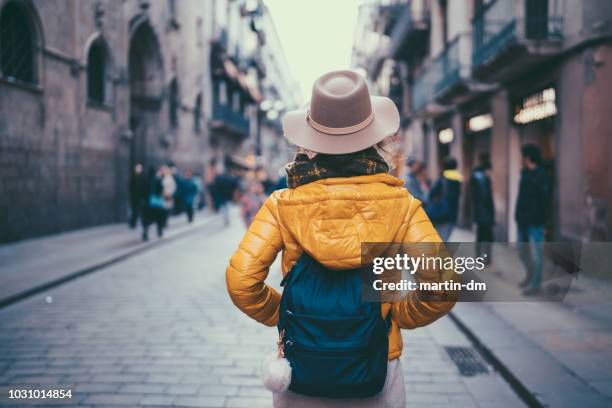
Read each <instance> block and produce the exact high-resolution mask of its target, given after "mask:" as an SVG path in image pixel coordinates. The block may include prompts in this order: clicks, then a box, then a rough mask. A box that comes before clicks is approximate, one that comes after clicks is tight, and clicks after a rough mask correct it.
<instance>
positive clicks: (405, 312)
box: [392, 199, 460, 329]
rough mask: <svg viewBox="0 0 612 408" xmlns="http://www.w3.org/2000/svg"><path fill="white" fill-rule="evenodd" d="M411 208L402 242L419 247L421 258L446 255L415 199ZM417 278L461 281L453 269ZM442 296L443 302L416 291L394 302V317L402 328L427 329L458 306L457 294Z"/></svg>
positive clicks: (447, 293) (418, 273) (420, 279)
mask: <svg viewBox="0 0 612 408" xmlns="http://www.w3.org/2000/svg"><path fill="white" fill-rule="evenodd" d="M411 207H412V208H411V210H410V211H409V212H408V215H407V217H406V218H407V219H406V221H405V226H404V229H400V231H401V232H402V234H403V238H401V237H400V238H401V240H402V241H403V242H405V243H407V244H417V247H418V250H417V251H418V255H420V254H421V253H424V252H429V255H437V256H445V255H444V254H445V253H446V249H445V247H444V244H443V242H442V240H441V239H440V236H439V235H438V233H437V232H436V230H435V228H434V227H433V225H432V223H431V221H430V220H429V218H428V217H427V214H425V211H424V210H423V208H422V207H421V203H420V202H419V201H418V200H414V199H413V202H412V205H411ZM404 231H405V232H404ZM419 243H420V244H419ZM407 248H410V246H407ZM415 250H416V249H415ZM407 252H408V253H409V252H410V249H407ZM415 278H416V280H417V281H418V282H425V281H429V282H442V281H449V280H451V279H452V280H453V281H454V282H459V280H460V278H459V275H457V274H456V273H455V271H454V270H427V271H423V270H420V271H418V272H417V273H416V275H415ZM443 295H445V296H446V297H444V300H440V299H442V298H438V297H434V298H427V297H426V296H424V294H423V293H418V292H417V291H413V292H411V293H410V295H409V296H408V297H406V298H405V299H403V300H402V301H398V302H395V303H393V306H392V307H393V308H392V318H393V320H394V321H395V322H396V323H397V325H398V326H399V327H400V328H402V329H414V328H417V327H421V326H426V325H428V324H429V323H432V322H434V321H435V320H437V319H438V318H440V317H442V316H444V315H445V314H446V313H448V312H449V311H450V310H451V309H452V307H453V306H454V305H455V302H456V299H457V293H454V292H446V293H444V294H443Z"/></svg>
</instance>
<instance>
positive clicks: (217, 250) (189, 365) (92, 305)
mask: <svg viewBox="0 0 612 408" xmlns="http://www.w3.org/2000/svg"><path fill="white" fill-rule="evenodd" d="M242 232H243V229H242V225H240V224H239V223H238V222H236V221H234V223H233V224H232V225H231V226H230V227H228V228H225V227H224V226H223V225H222V223H221V222H212V223H210V225H208V226H206V227H205V228H200V231H199V232H197V233H194V234H192V235H190V236H188V237H184V238H180V239H177V240H174V241H172V242H168V243H166V244H164V245H161V246H157V247H155V248H154V249H152V250H149V251H147V252H144V253H142V254H139V255H136V256H133V257H131V258H129V259H127V260H125V261H122V262H120V263H117V264H115V265H112V266H110V267H107V268H106V269H102V270H99V271H97V272H95V273H93V274H91V275H88V276H86V277H83V278H81V279H78V280H75V281H72V282H70V283H67V284H65V285H62V286H60V287H58V288H56V289H53V290H49V291H47V292H45V293H42V294H40V295H37V296H35V297H31V298H29V299H27V300H24V301H22V302H19V303H17V304H15V305H13V306H10V307H7V308H5V309H3V310H1V311H0V384H2V394H1V395H2V397H1V398H0V405H1V406H3V407H14V406H16V405H19V406H22V405H32V404H34V403H36V402H38V404H37V405H38V406H40V405H41V404H42V405H46V404H50V402H49V401H48V400H47V401H46V402H45V401H42V400H41V401H33V400H28V401H25V400H15V399H12V400H10V399H8V394H7V392H8V389H43V388H44V389H71V390H72V392H73V398H72V399H71V400H64V401H59V400H57V401H53V405H54V406H55V405H77V404H78V405H79V406H88V407H89V406H92V407H100V406H125V407H135V406H179V407H256V406H261V407H269V406H271V400H272V399H271V395H270V393H269V392H268V391H266V390H265V389H264V388H263V387H262V386H261V381H260V379H259V377H258V369H259V364H260V362H261V360H262V356H263V355H264V353H266V352H267V351H270V350H273V348H274V344H275V330H274V329H272V328H266V327H264V326H262V325H260V324H258V323H256V322H254V321H251V320H250V319H249V318H247V317H246V316H243V315H242V314H241V313H240V312H239V311H238V310H237V309H236V308H234V307H233V305H232V304H231V302H230V300H229V297H228V296H227V293H226V290H225V279H224V269H225V266H226V262H227V260H228V258H229V256H230V255H231V252H232V250H233V249H234V248H235V247H236V245H237V243H238V240H239V238H240V236H241V234H242ZM279 274H280V271H279V267H278V265H275V266H274V267H273V271H272V272H271V274H270V277H269V281H271V282H279V281H280V277H279ZM404 338H405V342H406V344H405V352H404V355H403V356H402V364H403V369H404V371H405V376H406V391H407V400H408V402H409V406H414V407H417V406H428V407H436V406H440V407H442V406H445V407H447V406H449V405H451V404H452V405H454V406H460V407H489V406H495V407H500V406H501V407H504V406H507V407H517V406H522V403H521V401H520V400H519V399H518V398H517V397H516V395H515V394H514V393H513V392H512V390H511V389H510V387H508V386H507V385H506V384H505V383H504V381H503V379H502V378H501V377H500V376H499V375H498V374H497V373H496V372H495V371H493V370H492V369H491V368H490V367H489V372H488V373H484V374H480V375H475V376H469V377H468V376H462V375H461V374H460V373H459V370H458V368H457V367H456V366H455V364H453V363H452V361H451V359H450V357H449V355H448V354H447V352H446V351H445V349H444V346H468V347H469V346H470V344H469V343H468V341H467V339H466V338H465V337H464V336H463V335H462V334H461V332H459V331H458V330H457V329H456V327H455V326H454V324H453V323H452V321H451V320H450V319H448V318H444V319H442V320H440V321H438V322H436V323H435V324H433V325H432V326H430V327H428V328H426V329H420V330H416V331H413V332H405V336H404Z"/></svg>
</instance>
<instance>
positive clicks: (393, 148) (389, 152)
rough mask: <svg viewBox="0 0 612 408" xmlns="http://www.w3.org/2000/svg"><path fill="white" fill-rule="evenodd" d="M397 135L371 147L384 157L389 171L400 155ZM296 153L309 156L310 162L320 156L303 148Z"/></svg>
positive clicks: (299, 148)
mask: <svg viewBox="0 0 612 408" xmlns="http://www.w3.org/2000/svg"><path fill="white" fill-rule="evenodd" d="M396 135H397V133H394V134H392V135H389V136H387V137H385V138H384V139H383V140H381V141H380V142H378V143H376V144H375V145H373V146H371V147H373V148H374V149H375V150H376V152H377V153H378V154H379V155H380V157H382V159H383V160H384V161H385V163H387V165H388V166H389V169H392V168H394V167H395V164H396V162H397V160H395V159H396V157H397V155H398V152H397V137H396ZM296 153H297V154H305V155H306V156H308V159H310V160H312V159H314V158H315V157H316V156H317V154H319V153H318V152H315V151H312V150H308V149H306V148H303V147H298V148H297V151H296Z"/></svg>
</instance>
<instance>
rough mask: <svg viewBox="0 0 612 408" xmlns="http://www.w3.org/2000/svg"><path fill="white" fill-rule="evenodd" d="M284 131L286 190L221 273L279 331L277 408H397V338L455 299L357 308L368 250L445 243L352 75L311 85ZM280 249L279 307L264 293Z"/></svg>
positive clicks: (387, 108)
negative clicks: (397, 168)
mask: <svg viewBox="0 0 612 408" xmlns="http://www.w3.org/2000/svg"><path fill="white" fill-rule="evenodd" d="M283 126H284V134H285V135H286V137H287V138H289V140H290V141H291V142H293V143H294V144H296V145H297V146H299V148H298V151H297V154H296V156H295V159H294V161H293V162H292V163H290V164H289V165H288V166H287V175H288V184H289V188H287V189H284V190H277V191H275V192H274V193H272V195H271V196H270V197H268V198H267V200H266V201H265V204H264V206H263V207H262V209H261V210H260V211H259V212H258V213H257V215H256V216H255V219H254V220H253V222H252V223H251V225H250V227H249V229H248V231H247V232H246V234H245V236H244V238H243V239H242V241H241V243H240V245H239V248H238V249H237V251H236V252H235V254H234V256H233V257H232V258H231V261H230V264H229V266H228V268H227V287H228V291H229V293H230V297H231V299H232V301H233V302H234V304H235V305H236V306H237V307H238V308H240V309H241V310H242V311H243V312H244V313H246V314H247V315H249V316H251V317H252V318H254V319H256V320H257V321H259V322H261V323H264V324H266V325H269V326H271V325H276V324H278V329H279V336H280V338H279V343H278V345H279V348H278V353H279V355H280V356H281V357H283V356H285V357H286V358H287V359H288V360H289V361H290V363H291V364H290V365H289V363H287V361H286V360H284V359H282V358H277V356H271V358H270V359H267V360H266V362H271V364H276V363H277V364H276V365H274V369H270V370H268V369H267V368H272V367H270V366H269V365H267V364H266V365H264V368H263V370H262V377H263V379H264V384H266V386H267V387H268V388H269V389H271V390H273V406H274V407H277V408H278V407H306V406H307V407H340V406H346V407H383V408H384V407H404V406H405V391H404V390H405V388H404V386H405V385H404V379H403V371H402V368H401V365H400V360H399V357H400V355H401V350H402V339H401V334H400V330H399V329H400V328H407V329H412V328H416V327H420V326H425V325H427V324H429V323H431V322H433V321H435V320H436V319H438V318H439V317H441V316H443V315H444V314H445V313H447V312H448V311H449V310H450V309H451V307H452V306H453V304H454V296H452V294H450V293H448V292H445V295H448V297H447V298H446V300H445V301H440V300H439V298H436V300H433V299H432V298H431V297H430V298H424V299H421V298H420V297H419V296H406V297H405V298H403V300H399V301H397V302H394V303H393V304H390V303H384V304H382V306H381V305H380V304H378V303H368V302H362V301H361V296H360V293H361V278H360V276H361V275H360V270H361V269H360V267H361V262H362V261H361V260H362V257H361V256H362V243H363V242H388V241H392V240H393V241H397V242H405V243H410V242H439V241H440V238H439V236H438V234H436V231H435V229H434V228H433V226H432V224H431V223H430V221H429V219H428V218H427V215H426V214H425V212H424V211H423V209H422V208H421V204H420V202H419V201H418V200H415V199H414V198H413V197H412V196H411V195H410V194H407V192H406V190H405V189H404V188H403V186H404V182H403V180H400V179H398V178H396V177H393V176H391V175H390V174H389V171H390V165H391V164H390V163H391V159H392V151H391V148H390V145H391V143H390V140H391V139H392V138H393V135H394V134H395V133H396V132H397V130H398V127H399V113H398V111H397V108H396V107H395V105H394V104H393V102H392V101H391V100H390V99H388V98H384V97H370V96H369V93H368V90H367V85H366V82H365V80H364V79H363V77H361V76H360V75H359V74H357V73H355V72H353V71H337V72H332V73H329V74H326V75H324V76H323V77H322V78H320V79H319V80H317V82H316V83H315V86H314V87H313V95H312V99H311V103H310V107H309V109H304V110H298V111H292V112H289V113H287V114H286V115H285V117H284V119H283ZM280 251H282V252H283V254H282V273H283V275H284V276H285V278H284V279H283V282H282V283H281V285H283V286H284V289H283V296H282V298H281V295H280V294H279V293H278V292H277V291H276V290H275V289H274V288H273V287H271V286H269V285H267V284H266V283H265V280H266V277H267V275H268V272H269V270H270V266H271V265H272V263H273V262H274V260H275V259H276V257H277V254H278V253H279V252H280ZM420 273H421V272H417V274H420ZM450 274H451V275H452V272H450ZM434 276H435V277H434ZM441 276H442V273H441V271H437V270H436V271H435V273H434V274H432V277H434V278H433V279H434V280H435V279H438V277H441ZM418 279H421V277H418ZM289 293H292V295H290V294H289ZM339 350H342V351H343V352H342V353H340V352H339ZM272 357H273V358H272ZM287 387H289V390H287ZM302 394H305V395H302ZM330 397H331V398H330ZM332 398H344V399H342V400H338V399H332Z"/></svg>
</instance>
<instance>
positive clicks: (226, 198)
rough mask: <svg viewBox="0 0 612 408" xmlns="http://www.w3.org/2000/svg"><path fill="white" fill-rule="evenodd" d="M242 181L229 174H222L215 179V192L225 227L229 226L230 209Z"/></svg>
mask: <svg viewBox="0 0 612 408" xmlns="http://www.w3.org/2000/svg"><path fill="white" fill-rule="evenodd" d="M239 184H240V180H239V179H238V177H237V176H233V175H231V174H227V173H220V174H218V175H217V176H216V177H215V182H214V192H215V195H216V200H217V205H218V207H217V208H218V211H219V212H220V213H221V215H222V216H223V221H224V223H225V225H229V223H230V218H229V207H230V203H231V202H233V201H234V199H235V198H236V195H237V193H238V190H239V187H240V185H239Z"/></svg>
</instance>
